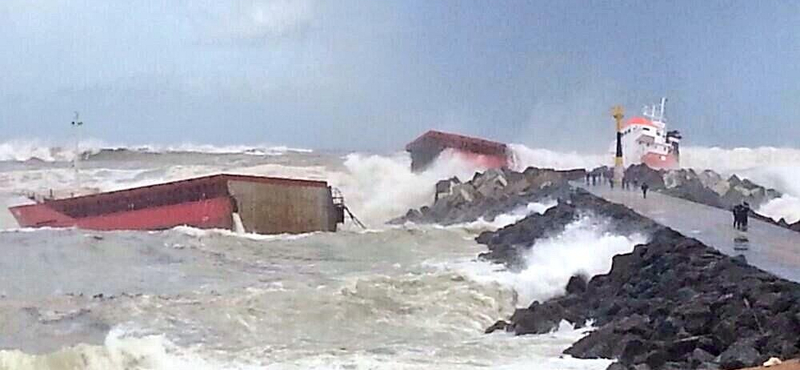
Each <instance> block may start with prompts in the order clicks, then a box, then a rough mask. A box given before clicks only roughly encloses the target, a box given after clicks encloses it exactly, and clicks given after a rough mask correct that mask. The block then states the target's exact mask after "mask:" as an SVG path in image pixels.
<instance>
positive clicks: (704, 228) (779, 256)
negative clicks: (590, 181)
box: [579, 184, 800, 282]
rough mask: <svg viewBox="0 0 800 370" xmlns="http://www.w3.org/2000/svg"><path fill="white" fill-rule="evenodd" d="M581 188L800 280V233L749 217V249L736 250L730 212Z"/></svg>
mask: <svg viewBox="0 0 800 370" xmlns="http://www.w3.org/2000/svg"><path fill="white" fill-rule="evenodd" d="M579 186H580V187H582V188H584V189H586V190H589V191H590V192H592V193H593V194H595V195H597V196H600V197H602V198H604V199H606V200H608V201H611V202H614V203H620V204H623V205H625V206H627V207H629V208H631V209H633V210H634V211H636V212H638V213H639V214H641V215H644V216H647V217H649V218H651V219H653V220H655V221H656V222H658V223H660V224H662V225H664V226H667V227H670V228H672V229H674V230H676V231H678V232H680V233H682V234H684V235H686V236H688V237H692V238H695V239H698V240H700V241H701V242H703V243H704V244H706V245H708V246H710V247H714V248H716V249H718V250H719V251H720V252H722V253H725V254H727V255H730V256H737V255H740V254H741V255H744V256H745V258H747V261H748V262H749V263H750V264H751V265H754V266H756V267H758V268H761V269H763V270H766V271H769V272H772V273H773V274H776V275H778V276H780V277H783V278H786V279H789V280H792V281H796V282H800V233H798V232H795V231H792V230H788V229H785V228H782V227H779V226H775V225H772V224H769V223H767V222H763V221H759V220H754V219H753V218H750V220H749V227H748V231H747V233H745V234H746V235H747V238H748V239H749V243H748V249H747V250H735V249H734V238H736V236H737V235H739V233H740V232H739V231H736V230H735V229H734V228H733V215H732V213H731V212H730V211H726V210H723V209H719V208H714V207H710V206H706V205H703V204H699V203H694V202H690V201H686V200H683V199H678V198H674V197H670V196H667V195H664V194H660V193H656V192H652V191H651V192H648V193H647V199H643V198H642V192H641V190H639V189H635V190H634V189H631V190H620V189H619V188H615V189H614V190H612V189H611V188H610V187H609V186H608V185H607V184H606V185H603V186H600V185H598V186H585V185H583V184H581V185H579Z"/></svg>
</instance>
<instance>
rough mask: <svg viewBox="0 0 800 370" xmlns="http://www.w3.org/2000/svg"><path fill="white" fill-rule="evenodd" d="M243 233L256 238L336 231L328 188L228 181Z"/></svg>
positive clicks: (333, 210)
mask: <svg viewBox="0 0 800 370" xmlns="http://www.w3.org/2000/svg"><path fill="white" fill-rule="evenodd" d="M228 191H229V193H230V194H231V196H233V198H234V200H235V202H236V207H237V208H238V212H239V215H240V216H241V218H242V223H243V224H244V228H245V230H246V231H247V232H254V233H259V234H281V233H292V234H297V233H307V232H313V231H336V217H335V209H334V205H333V200H332V197H331V191H330V188H328V187H317V186H287V185H284V184H279V183H260V182H252V181H237V180H231V181H228Z"/></svg>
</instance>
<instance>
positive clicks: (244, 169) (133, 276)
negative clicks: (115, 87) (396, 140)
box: [0, 140, 800, 370]
mask: <svg viewBox="0 0 800 370" xmlns="http://www.w3.org/2000/svg"><path fill="white" fill-rule="evenodd" d="M512 148H513V151H514V153H515V158H516V160H515V166H517V167H518V168H517V169H524V168H525V167H527V166H538V167H550V168H559V169H570V168H578V167H580V168H584V167H594V166H598V165H603V164H607V163H609V162H610V159H611V158H610V157H609V156H608V155H606V154H580V153H565V152H555V151H551V150H546V149H533V148H529V147H526V146H524V145H512ZM75 153H81V154H80V155H79V156H80V160H79V166H78V167H79V169H80V170H79V171H76V170H75V168H74V167H75V166H74V165H73V163H74V161H73V160H74V159H75V157H76V154H75ZM682 163H683V165H684V166H686V167H691V168H697V169H712V170H715V171H718V172H720V173H722V174H724V175H732V174H737V175H739V176H741V177H746V178H749V179H751V180H753V181H755V182H757V183H760V184H763V185H766V186H769V187H774V188H776V189H777V190H779V191H781V192H782V193H784V194H785V195H784V196H783V197H782V198H780V199H776V200H773V201H772V202H770V203H768V204H766V205H764V206H762V207H761V209H760V211H761V212H763V213H765V214H767V215H769V216H771V217H773V218H776V219H777V218H786V219H787V220H789V221H795V220H799V219H800V175H798V174H800V171H799V170H800V150H798V149H792V148H766V147H764V148H737V149H724V148H700V147H696V148H686V149H684V150H683V154H682ZM480 170H482V169H480V168H474V167H472V166H471V165H470V164H468V163H464V162H461V161H460V160H459V159H458V158H457V156H453V155H450V154H449V153H445V154H444V155H443V156H442V158H440V160H439V161H437V162H436V163H435V164H434V165H433V166H432V168H430V169H429V170H427V171H425V172H423V173H412V172H411V171H410V159H409V157H408V156H407V155H406V154H405V153H402V152H398V153H362V152H348V151H321V150H311V149H301V148H290V147H279V146H268V145H262V146H211V145H196V144H179V145H173V146H165V145H160V146H156V145H149V146H108V145H102V144H94V145H93V144H92V143H88V144H86V143H84V146H82V147H81V148H80V149H79V150H77V151H76V150H72V149H70V148H64V147H58V146H54V145H49V144H47V143H44V142H41V141H37V140H16V141H8V142H4V143H0V202H2V203H3V204H2V205H3V207H2V209H0V250H2V251H3V255H2V258H0V369H14V370H27V369H48V370H49V369H52V370H66V369H97V370H111V369H126V370H128V369H129V370H134V369H191V370H203V369H541V370H550V369H552V370H570V369H575V370H578V369H581V370H590V369H598V370H602V369H605V368H606V367H607V366H608V365H609V364H610V363H611V361H610V360H579V359H574V358H570V357H569V356H566V355H563V354H562V351H563V350H564V349H566V348H568V347H569V346H570V345H571V344H572V343H574V342H575V341H577V340H578V339H580V338H581V337H582V336H583V335H585V334H586V333H587V331H588V330H592V328H591V327H589V328H584V329H575V328H573V327H571V326H570V325H569V324H567V323H566V322H565V323H563V324H562V325H561V327H560V328H559V329H558V330H557V331H554V332H553V333H550V334H546V335H532V336H521V337H515V336H513V335H510V334H507V333H494V334H490V335H486V334H484V329H485V328H486V327H488V326H490V325H491V324H492V323H494V322H495V321H496V320H498V319H505V318H508V317H509V316H510V315H511V314H513V312H514V309H515V308H518V307H526V306H528V305H529V304H530V303H531V302H532V301H534V300H545V299H548V298H552V297H555V296H558V295H560V294H563V292H564V287H565V285H566V283H567V281H568V279H569V278H570V276H572V275H573V274H576V273H584V274H587V275H590V276H591V275H596V274H602V273H606V272H607V271H608V270H609V269H610V267H611V257H612V256H614V255H616V254H619V253H625V252H629V251H630V250H632V249H633V247H634V246H635V245H636V244H639V243H643V242H646V241H647V239H648V235H632V236H622V235H615V234H613V233H610V232H608V231H606V230H604V227H603V225H604V224H605V223H604V222H601V221H602V220H594V219H591V218H589V217H586V218H583V219H580V220H576V221H575V222H574V223H572V224H570V225H569V226H568V227H567V228H566V229H565V230H564V231H563V233H561V234H558V235H552V236H551V237H549V238H547V239H545V240H542V241H539V242H538V243H537V248H535V249H534V250H532V251H531V252H530V254H529V255H527V256H525V261H526V266H525V267H524V268H523V269H521V270H515V271H511V270H507V269H505V268H503V267H502V266H498V265H492V264H489V263H486V262H483V261H481V260H479V259H477V255H478V254H479V253H481V252H482V251H484V250H485V247H484V246H481V245H479V244H477V243H476V242H475V241H474V238H475V237H476V236H477V235H478V234H479V233H480V232H483V231H488V230H496V229H498V228H501V227H503V226H505V225H509V224H512V223H514V222H516V221H517V220H520V219H522V218H523V217H525V216H527V215H529V214H532V213H535V212H544V211H545V210H547V209H548V208H549V207H552V206H553V205H555V201H551V200H546V201H542V202H541V203H531V204H528V205H525V206H522V207H520V208H518V209H514V210H509V212H508V214H504V215H501V216H499V217H497V218H495V219H493V220H482V219H481V220H477V221H475V222H471V223H465V224H459V225H450V226H441V225H414V224H406V225H394V226H390V225H387V224H386V221H388V220H390V219H392V218H394V217H397V216H400V215H403V214H404V213H405V212H406V211H407V210H408V209H409V208H418V207H420V206H422V205H425V204H429V203H431V202H432V200H433V186H434V184H435V183H436V181H438V180H440V179H443V178H449V177H452V176H457V177H459V178H460V179H462V180H468V179H470V178H471V177H472V176H473V175H474V173H475V172H476V171H480ZM222 172H225V173H237V174H250V175H264V176H283V177H293V178H306V179H319V180H325V181H328V183H329V184H330V185H332V186H334V187H336V188H338V189H339V190H340V191H341V192H342V194H343V195H344V197H345V202H346V203H347V205H348V207H349V208H350V209H351V210H352V211H353V213H354V214H355V215H356V216H357V217H358V218H359V219H360V220H361V221H363V222H364V223H365V224H366V225H367V228H366V229H362V228H359V227H357V226H356V225H354V224H352V222H348V223H346V224H345V225H343V226H342V228H341V230H340V231H339V232H337V233H310V234H301V235H258V234H238V233H235V232H232V231H228V230H200V229H195V228H191V227H185V226H183V227H176V228H174V229H170V230H164V231H152V232H148V231H115V232H97V231H87V230H78V229H73V228H70V229H26V228H20V227H18V225H17V224H16V222H15V220H14V219H13V217H12V216H11V215H10V213H9V212H8V211H7V210H6V209H5V208H6V207H7V206H13V205H19V204H24V203H25V202H29V200H28V199H27V198H26V197H25V196H24V195H26V194H29V193H31V192H35V193H39V194H48V193H50V192H52V193H53V194H56V195H69V194H71V193H75V192H78V193H81V192H90V191H107V190H116V189H124V188H129V187H135V186H142V185H149V184H156V183H160V182H164V181H171V180H180V179H185V178H191V177H196V176H202V175H209V174H215V173H222Z"/></svg>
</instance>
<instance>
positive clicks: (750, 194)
mask: <svg viewBox="0 0 800 370" xmlns="http://www.w3.org/2000/svg"><path fill="white" fill-rule="evenodd" d="M625 177H626V179H628V180H629V181H632V182H636V183H640V184H641V183H643V182H647V184H648V185H649V186H650V189H651V190H654V191H661V192H663V193H665V194H668V195H671V196H674V197H677V198H682V199H686V200H690V201H693V202H697V203H702V204H706V205H709V206H712V207H718V208H725V209H730V208H732V207H733V206H734V205H737V204H741V203H742V202H743V201H746V202H748V203H750V205H751V207H753V208H758V206H760V205H762V204H765V203H767V202H769V201H770V200H773V199H775V198H779V197H781V195H782V194H781V193H780V192H778V191H777V190H775V189H769V188H766V187H764V186H761V185H758V184H755V183H753V182H752V181H750V180H747V179H741V178H739V177H738V176H736V175H733V176H730V177H729V178H727V179H726V178H724V177H722V175H720V174H718V173H716V172H714V171H711V170H705V171H701V172H697V171H695V170H692V169H680V170H672V171H663V170H654V169H652V168H650V167H647V166H646V165H643V164H640V165H633V166H630V167H628V168H627V169H626V170H625Z"/></svg>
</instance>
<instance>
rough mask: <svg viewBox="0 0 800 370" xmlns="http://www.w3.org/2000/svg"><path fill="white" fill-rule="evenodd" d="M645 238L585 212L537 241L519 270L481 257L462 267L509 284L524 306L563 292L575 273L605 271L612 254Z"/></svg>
mask: <svg viewBox="0 0 800 370" xmlns="http://www.w3.org/2000/svg"><path fill="white" fill-rule="evenodd" d="M645 242H647V237H646V236H644V235H633V236H623V235H616V234H612V233H609V232H607V231H606V230H605V226H604V224H603V223H602V222H598V221H597V220H596V219H594V218H593V217H588V216H584V217H582V218H581V219H579V220H577V221H575V222H573V223H571V224H569V225H567V226H566V228H565V229H564V231H563V232H562V233H560V234H558V235H555V236H552V237H549V238H546V239H542V240H539V241H537V242H536V244H535V245H534V246H533V248H531V249H530V250H529V251H528V252H527V254H526V255H525V256H524V260H525V268H524V269H523V270H521V271H519V272H515V271H510V270H507V269H505V268H498V267H497V265H493V264H490V263H487V262H482V261H479V262H473V263H469V264H466V265H464V266H463V268H464V269H465V270H466V271H467V273H468V274H469V275H470V276H471V277H472V278H473V279H476V280H478V281H483V282H497V283H500V284H502V285H504V286H508V287H511V288H512V289H514V291H516V292H517V294H518V295H519V300H518V303H517V304H518V306H521V307H527V306H528V305H530V303H531V302H533V301H535V300H538V301H544V300H547V299H550V298H553V297H556V296H559V295H561V294H564V289H565V287H566V286H567V282H569V279H570V277H572V276H573V275H575V274H584V275H586V276H588V277H591V276H594V275H599V274H605V273H608V272H609V271H610V270H611V262H612V257H614V256H615V255H618V254H622V253H630V252H631V251H633V248H634V247H635V246H636V245H637V244H642V243H645Z"/></svg>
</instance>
